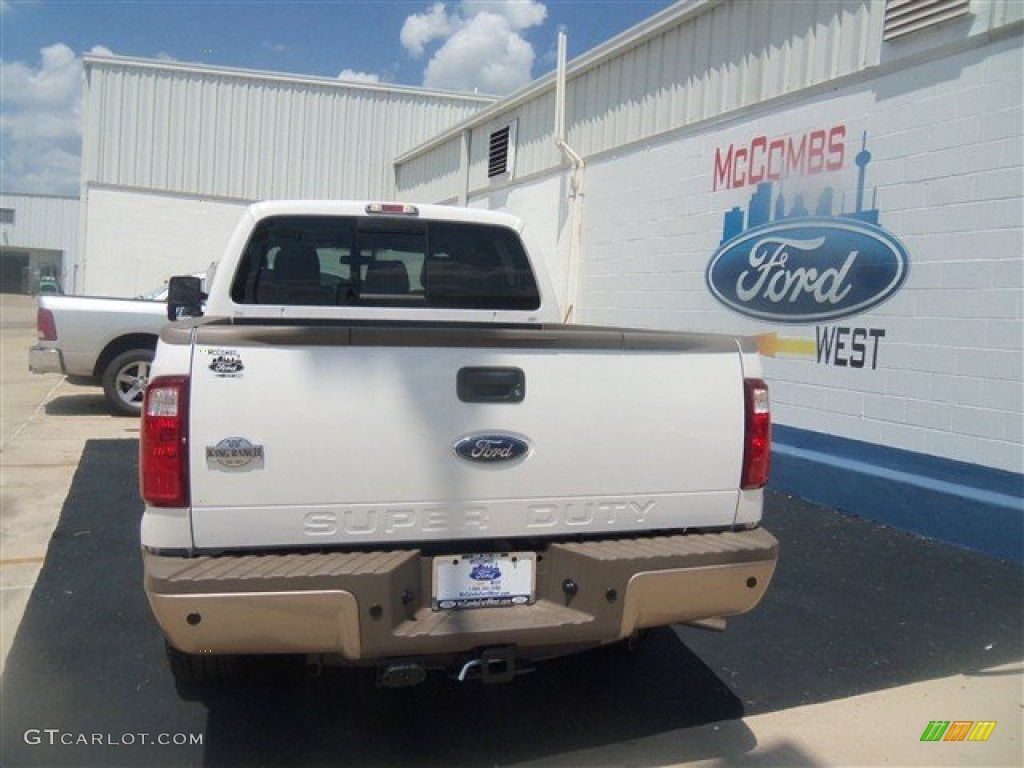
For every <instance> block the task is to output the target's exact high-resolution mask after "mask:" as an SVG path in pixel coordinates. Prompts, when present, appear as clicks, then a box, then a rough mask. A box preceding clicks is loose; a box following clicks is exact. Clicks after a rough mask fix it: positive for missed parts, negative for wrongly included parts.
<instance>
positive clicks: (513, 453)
mask: <svg viewBox="0 0 1024 768" xmlns="http://www.w3.org/2000/svg"><path fill="white" fill-rule="evenodd" d="M524 230H525V227H524V225H523V223H522V222H521V221H520V220H518V219H516V218H513V217H511V216H508V215H504V214H499V213H493V212H485V211H479V210H469V209H460V208H452V207H441V206H426V205H424V206H418V207H414V206H409V205H400V204H367V203H350V202H276V203H260V204H257V205H254V206H252V207H251V208H249V209H248V211H247V212H246V213H245V214H244V216H243V218H242V221H241V222H240V223H239V225H238V227H237V229H236V230H235V232H234V235H233V236H232V238H231V240H230V243H229V244H228V246H227V249H226V252H225V254H224V257H223V260H222V261H221V262H220V264H219V266H218V269H217V272H216V276H215V277H214V279H213V283H212V285H211V286H210V290H209V296H208V298H207V299H206V303H205V308H204V314H203V315H202V316H201V317H193V318H191V319H188V320H179V321H177V322H174V323H172V324H169V325H167V326H165V328H164V330H163V332H162V333H161V336H160V342H159V344H158V346H157V352H156V359H155V361H154V363H153V369H152V378H151V379H150V382H149V387H148V390H147V394H146V401H145V406H144V409H143V419H142V434H141V441H140V443H141V448H140V450H141V465H140V484H141V491H142V495H143V497H144V499H145V502H146V510H145V514H144V516H143V520H142V531H141V536H142V546H143V560H144V566H145V589H146V593H147V596H148V598H149V602H150V605H151V607H152V610H153V613H154V614H155V616H156V619H157V621H158V622H159V624H160V626H161V628H162V629H163V632H164V634H165V635H166V638H167V640H168V654H169V658H170V661H171V666H172V669H173V670H174V672H175V674H176V676H177V677H178V679H179V680H180V681H193V682H196V681H200V680H202V679H205V678H208V677H212V676H217V675H219V674H221V673H223V672H225V671H226V669H227V668H229V667H230V666H231V664H230V663H231V662H232V661H233V660H237V659H238V658H239V657H240V656H243V655H250V654H301V655H305V656H306V658H307V660H308V661H309V662H311V663H313V664H328V663H339V664H353V665H375V666H376V667H377V668H378V674H379V681H380V683H381V684H382V685H384V686H402V685H410V684H414V683H417V682H420V681H421V680H422V679H424V677H425V675H426V673H427V670H428V669H432V668H447V669H451V670H453V671H454V673H455V674H456V676H457V677H458V678H459V679H463V680H464V679H469V678H479V679H483V680H484V681H486V682H497V681H504V680H508V679H510V678H512V677H513V676H514V675H515V674H516V673H517V671H520V670H521V669H523V668H524V667H526V666H528V665H529V664H531V663H532V662H534V661H536V660H539V659H543V658H549V657H554V656H558V655H561V654H565V653H569V652H573V651H577V650H583V649H586V648H593V647H597V646H601V645H605V644H609V643H614V642H616V641H621V640H627V639H629V638H631V637H633V636H634V635H635V634H636V633H638V632H639V631H640V630H643V629H645V628H649V627H657V626H664V625H669V624H673V623H677V622H684V623H694V624H698V625H702V626H708V627H721V626H722V625H723V624H724V621H723V617H725V616H729V615H733V614H739V613H742V612H744V611H748V610H750V609H751V608H753V607H754V606H755V605H756V604H757V603H758V601H759V600H760V599H761V597H762V595H763V594H764V592H765V589H766V588H767V586H768V583H769V581H770V580H771V577H772V574H773V572H774V569H775V563H776V558H777V552H778V543H777V541H776V540H775V538H774V537H773V536H772V535H771V534H770V533H768V532H767V531H765V530H764V529H763V528H761V527H759V526H760V522H761V512H762V500H763V487H764V485H765V482H766V480H767V474H768V465H769V460H770V414H769V407H768V392H767V388H766V386H765V384H764V381H763V380H762V379H761V376H762V373H761V362H760V359H759V357H758V354H757V351H756V348H755V345H754V344H753V343H752V342H751V341H750V340H745V339H740V338H734V337H731V336H716V335H697V334H686V333H670V332H660V331H648V330H630V329H621V328H599V327H586V326H572V325H563V324H560V323H559V314H558V310H557V307H556V302H555V300H554V297H553V295H552V290H551V285H550V282H549V278H548V276H547V273H546V271H545V269H544V268H543V264H542V263H540V262H539V261H538V260H537V259H536V258H535V257H531V255H530V253H529V252H528V251H527V249H526V248H525V246H524V244H523V236H524ZM200 296H201V294H200V292H199V286H198V281H197V280H195V279H194V278H192V279H189V278H174V279H172V281H171V296H170V298H169V306H168V311H169V313H170V314H171V315H172V316H180V315H181V313H182V312H183V311H184V312H185V313H187V314H193V315H196V314H198V313H199V311H200V309H199V305H200Z"/></svg>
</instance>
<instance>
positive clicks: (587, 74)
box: [400, 0, 884, 193]
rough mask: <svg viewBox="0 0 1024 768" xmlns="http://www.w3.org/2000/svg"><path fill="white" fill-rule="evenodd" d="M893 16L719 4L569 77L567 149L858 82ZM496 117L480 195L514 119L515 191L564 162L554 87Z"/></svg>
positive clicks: (865, 3)
mask: <svg viewBox="0 0 1024 768" xmlns="http://www.w3.org/2000/svg"><path fill="white" fill-rule="evenodd" d="M689 5H692V4H689ZM684 10H685V9H684ZM883 13H884V5H883V4H881V3H877V2H873V1H872V0H831V1H829V0H819V1H818V2H813V3H807V2H773V3H768V2H761V1H760V0H737V1H736V2H721V3H709V4H707V5H706V6H704V7H703V8H702V9H701V12H698V13H696V14H691V15H689V16H686V15H684V16H682V18H681V20H679V21H678V22H677V23H666V24H664V25H663V26H662V27H661V28H660V29H655V30H654V31H653V32H652V33H651V34H650V35H648V36H647V37H646V38H644V39H641V40H640V41H639V42H635V43H632V44H629V45H624V46H623V47H622V48H621V50H619V51H617V52H615V53H614V54H613V55H610V56H604V57H598V59H597V61H596V62H592V61H589V60H588V56H587V55H584V56H583V57H581V59H578V60H577V61H575V62H573V64H572V65H571V66H570V71H569V75H568V82H567V110H566V111H567V115H566V119H567V125H568V131H567V139H568V141H569V144H570V145H572V147H573V148H574V149H575V150H576V151H577V152H579V153H580V154H581V155H583V156H584V157H590V156H593V155H595V154H599V153H602V152H608V151H612V150H614V149H616V148H617V147H621V146H624V145H628V144H631V143H635V142H638V141H643V140H645V139H649V138H652V137H654V136H657V135H659V134H663V133H665V132H667V131H671V130H676V129H679V128H682V127H685V126H687V125H692V124H695V123H700V122H702V121H706V120H711V119H714V118H718V117H721V116H723V115H727V114H729V113H731V112H735V111H738V110H741V109H744V108H747V107H750V106H753V105H756V104H758V103H761V102H763V101H765V100H768V99H771V98H774V97H778V96H782V95H784V94H787V93H793V92H796V91H800V90H802V89H805V88H809V87H812V86H815V85H819V84H822V83H826V82H829V81H831V80H834V79H836V78H839V77H842V76H844V75H848V74H851V73H854V72H857V71H859V70H861V69H863V68H865V67H867V66H870V65H872V64H876V63H877V62H878V60H879V51H880V46H881V23H882V18H883V17H882V14H883ZM581 61H582V63H581ZM488 112H489V113H492V114H489V115H488V118H489V119H488V120H487V121H486V123H485V122H483V118H481V120H480V123H479V124H475V125H474V126H473V141H472V147H473V152H472V162H471V167H470V188H471V190H473V191H475V192H477V193H479V192H481V191H483V190H485V189H487V188H488V187H489V186H490V185H489V183H488V180H487V175H486V142H487V136H488V135H489V133H490V131H493V130H494V129H495V128H497V127H500V126H501V125H502V124H504V123H507V122H508V121H509V120H511V119H514V118H518V120H519V146H518V150H517V151H518V157H517V164H516V172H515V175H514V177H513V179H512V183H514V182H515V178H517V177H518V178H522V177H525V176H530V175H532V174H535V173H538V172H542V171H545V170H549V169H551V168H552V167H556V166H557V165H559V164H560V163H561V162H562V159H561V157H560V155H559V153H558V151H557V150H556V149H555V148H554V146H553V144H552V125H553V122H554V88H553V83H550V82H549V83H547V84H546V85H545V86H543V87H538V91H537V93H536V94H535V95H534V96H533V97H532V98H529V99H526V100H520V103H519V104H518V105H516V106H515V107H514V108H513V109H511V110H510V111H508V112H505V113H503V114H502V113H497V112H496V110H495V109H494V108H492V109H491V110H488ZM473 122H476V121H473ZM448 157H451V156H450V155H448ZM415 159H416V160H417V162H418V160H419V159H418V158H415ZM403 179H404V180H405V181H408V182H410V183H411V182H412V181H413V178H412V177H406V176H403ZM400 190H403V191H404V187H400Z"/></svg>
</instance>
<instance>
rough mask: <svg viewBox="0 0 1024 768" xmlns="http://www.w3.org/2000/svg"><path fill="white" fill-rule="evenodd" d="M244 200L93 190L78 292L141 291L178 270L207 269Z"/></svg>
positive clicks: (128, 293) (116, 293)
mask: <svg viewBox="0 0 1024 768" xmlns="http://www.w3.org/2000/svg"><path fill="white" fill-rule="evenodd" d="M245 205H246V204H245V203H233V202H224V201H210V200H207V201H203V200H199V199H197V198H192V197H185V196H172V195H161V194H156V193H146V192H131V191H126V190H113V189H101V188H92V189H90V190H89V192H88V205H87V207H86V212H87V221H86V242H85V248H83V249H82V251H83V253H87V254H89V261H88V264H87V266H86V269H85V276H84V277H85V280H84V285H83V287H82V289H81V291H80V292H82V293H89V294H94V295H104V296H137V295H138V294H140V293H142V292H144V291H148V290H150V289H153V288H156V287H157V286H159V285H160V284H161V282H163V281H166V280H167V279H168V278H169V277H172V276H174V275H181V274H189V273H192V272H201V271H205V270H206V268H207V267H208V266H209V265H210V263H211V262H213V261H217V260H218V259H220V257H221V254H222V253H223V251H224V247H225V246H226V245H227V241H228V238H229V237H230V236H231V232H232V231H233V230H234V228H235V225H236V224H237V223H238V220H239V218H240V217H241V215H242V211H243V210H244V209H245ZM125 222H131V223H132V225H131V226H126V225H125Z"/></svg>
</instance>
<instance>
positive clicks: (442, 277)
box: [231, 216, 540, 310]
mask: <svg viewBox="0 0 1024 768" xmlns="http://www.w3.org/2000/svg"><path fill="white" fill-rule="evenodd" d="M231 298H232V299H233V300H234V301H235V303H237V304H275V305H306V306H387V307H427V308H445V309H494V310H510V309H511V310H533V309H537V308H539V307H540V293H539V291H538V289H537V282H536V280H535V279H534V275H533V271H532V270H531V268H530V262H529V260H528V259H527V256H526V253H525V251H524V250H523V245H522V242H521V241H520V239H519V236H518V234H516V232H514V231H513V230H511V229H507V228H505V227H500V226H489V225H484V224H471V223H463V222H447V221H431V220H422V219H406V218H397V217H394V218H392V217H362V216H351V217H349V216H277V217H272V218H268V219H264V220H263V221H261V222H260V223H259V224H258V225H257V227H256V229H255V231H254V232H253V234H252V237H251V238H250V240H249V243H248V245H247V246H246V249H245V252H244V254H243V257H242V261H241V263H240V264H239V269H238V272H237V274H236V275H235V279H234V282H233V284H232V288H231Z"/></svg>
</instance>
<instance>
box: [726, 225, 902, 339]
mask: <svg viewBox="0 0 1024 768" xmlns="http://www.w3.org/2000/svg"><path fill="white" fill-rule="evenodd" d="M909 266H910V262H909V259H908V258H907V251H906V249H905V248H904V247H903V244H902V243H900V241H899V240H897V239H896V237H894V236H893V235H892V234H890V233H889V232H886V231H885V230H884V229H882V228H881V227H878V226H875V225H874V224H871V223H869V222H866V221H858V220H857V219H855V218H852V217H851V218H844V217H840V216H829V217H802V218H799V219H790V220H783V221H778V222H773V223H770V224H766V225H762V226H758V227H754V228H752V229H748V230H747V231H746V232H744V233H743V234H742V235H740V236H738V237H735V238H733V239H731V240H728V241H727V242H725V243H723V244H722V246H721V247H720V248H719V249H718V250H717V251H716V252H715V254H714V256H712V258H711V262H710V263H709V264H708V268H707V274H706V278H707V284H708V288H709V289H710V290H711V293H712V294H714V296H715V298H717V299H718V300H719V301H720V302H722V303H723V304H725V305H726V306H727V307H729V308H730V309H732V310H734V311H736V312H739V313H740V314H742V315H746V316H747V317H752V318H756V319H758V320H768V321H771V322H776V323H794V324H795V323H817V322H824V321H829V320H837V319H839V318H843V317H849V316H851V315H856V314H859V313H861V312H866V311H867V310H869V309H872V308H874V307H877V306H878V305H879V304H881V303H882V302H884V301H885V300H886V299H888V298H889V297H891V296H892V295H893V294H894V293H896V292H897V291H898V290H899V289H900V287H901V286H902V285H903V283H904V282H905V281H906V279H907V273H908V271H909Z"/></svg>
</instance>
